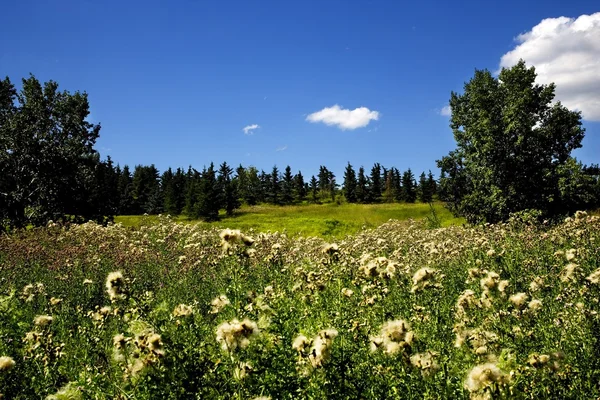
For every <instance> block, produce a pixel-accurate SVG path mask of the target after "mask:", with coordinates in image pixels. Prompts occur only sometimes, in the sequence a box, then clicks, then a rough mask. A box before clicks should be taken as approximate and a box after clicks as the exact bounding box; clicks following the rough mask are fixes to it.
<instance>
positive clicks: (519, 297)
mask: <svg viewBox="0 0 600 400" xmlns="http://www.w3.org/2000/svg"><path fill="white" fill-rule="evenodd" d="M508 301H510V302H511V303H512V304H513V305H514V306H515V307H516V308H522V307H523V305H524V304H525V302H526V301H527V294H526V293H522V292H521V293H517V294H513V295H512V296H510V297H509V298H508Z"/></svg>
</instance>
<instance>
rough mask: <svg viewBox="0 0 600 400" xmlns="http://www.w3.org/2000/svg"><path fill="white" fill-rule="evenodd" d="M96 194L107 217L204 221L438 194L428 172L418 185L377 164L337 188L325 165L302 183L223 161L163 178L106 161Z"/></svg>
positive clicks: (351, 173)
mask: <svg viewBox="0 0 600 400" xmlns="http://www.w3.org/2000/svg"><path fill="white" fill-rule="evenodd" d="M99 171H102V182H100V183H99V185H100V186H99V190H100V191H102V192H104V193H106V197H105V201H104V205H103V206H104V207H106V208H107V211H106V212H107V214H110V215H129V214H132V215H133V214H143V213H147V214H159V213H168V214H171V215H181V214H183V215H187V216H188V217H190V218H201V219H204V220H207V221H213V220H216V219H218V217H219V211H220V210H224V211H225V213H226V214H227V215H231V214H233V212H234V211H235V210H236V209H238V208H239V207H240V206H241V205H242V204H248V205H256V204H273V205H291V204H299V203H306V202H310V203H322V202H333V201H342V200H344V201H346V202H349V203H362V204H367V203H379V202H408V203H414V202H415V201H417V200H418V201H421V202H430V201H432V200H433V198H434V196H435V195H436V193H437V182H436V180H435V179H434V177H433V174H432V173H431V171H429V173H428V174H427V175H426V174H425V173H424V172H423V173H422V174H421V175H420V177H419V180H418V181H416V180H415V177H414V174H413V173H412V171H411V170H410V169H408V170H406V171H404V172H403V173H400V171H399V170H398V169H396V168H389V169H388V168H385V167H382V166H381V165H380V164H379V163H375V164H374V165H373V167H372V168H371V170H370V173H369V174H366V172H365V169H364V168H363V167H360V168H359V170H358V174H357V173H356V172H355V170H354V168H353V167H352V165H351V164H350V163H348V165H347V166H346V170H345V172H344V181H343V184H342V185H341V186H340V185H338V184H337V182H336V176H335V174H334V173H333V172H331V171H330V170H329V169H328V168H327V167H325V166H320V167H319V173H318V174H317V176H314V175H313V176H311V177H310V179H308V180H305V178H304V176H303V175H302V172H301V171H298V172H297V173H295V174H294V173H292V168H291V167H290V166H289V165H288V166H286V167H285V169H284V170H283V172H281V171H280V170H279V168H278V167H277V166H274V167H273V169H272V170H271V171H270V172H268V173H267V172H265V171H264V170H260V171H259V170H258V169H257V168H256V167H254V166H249V167H244V166H242V165H239V166H238V167H237V168H235V169H234V168H232V167H231V166H230V165H228V164H227V163H226V162H223V163H222V164H220V166H219V167H218V168H217V167H215V165H214V163H211V164H210V165H209V166H208V167H204V168H203V169H202V170H200V171H199V170H197V169H195V168H192V167H191V166H190V167H188V168H187V170H185V169H183V168H177V169H176V170H173V169H172V168H169V169H167V170H166V171H164V172H163V173H162V174H161V173H160V172H159V170H158V169H157V168H156V167H155V166H154V165H149V166H144V165H137V166H135V168H134V169H133V171H131V169H130V168H129V166H127V165H125V166H124V167H123V168H121V167H120V166H119V165H116V166H114V165H113V163H112V160H111V159H110V157H109V158H108V159H107V160H106V161H105V162H102V168H100V169H99Z"/></svg>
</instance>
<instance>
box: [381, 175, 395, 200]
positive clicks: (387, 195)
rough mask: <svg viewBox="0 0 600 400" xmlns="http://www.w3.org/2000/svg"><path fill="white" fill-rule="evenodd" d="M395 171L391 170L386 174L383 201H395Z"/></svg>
mask: <svg viewBox="0 0 600 400" xmlns="http://www.w3.org/2000/svg"><path fill="white" fill-rule="evenodd" d="M394 192H395V191H394V169H393V168H392V169H390V170H389V171H387V173H386V174H385V189H384V191H383V201H385V202H386V203H393V202H394V200H395V193H394Z"/></svg>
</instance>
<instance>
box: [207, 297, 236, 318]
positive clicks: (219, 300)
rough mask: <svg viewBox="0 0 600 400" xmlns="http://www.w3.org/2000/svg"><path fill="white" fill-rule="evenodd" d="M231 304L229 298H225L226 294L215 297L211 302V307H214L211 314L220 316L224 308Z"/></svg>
mask: <svg viewBox="0 0 600 400" xmlns="http://www.w3.org/2000/svg"><path fill="white" fill-rule="evenodd" d="M230 304H231V302H230V301H229V299H228V298H227V296H225V295H224V294H222V295H220V296H218V297H215V298H214V299H213V301H211V302H210V305H211V306H212V308H211V310H210V313H211V314H218V313H219V312H220V311H221V310H222V309H223V308H225V307H226V306H228V305H230Z"/></svg>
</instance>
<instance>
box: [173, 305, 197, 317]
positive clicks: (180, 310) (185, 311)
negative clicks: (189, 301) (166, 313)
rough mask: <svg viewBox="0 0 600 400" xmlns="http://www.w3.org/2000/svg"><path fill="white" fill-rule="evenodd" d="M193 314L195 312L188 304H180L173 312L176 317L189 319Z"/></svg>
mask: <svg viewBox="0 0 600 400" xmlns="http://www.w3.org/2000/svg"><path fill="white" fill-rule="evenodd" d="M193 312H194V311H193V310H192V307H191V306H188V305H186V304H179V305H178V306H177V307H175V309H174V310H173V316H175V317H187V316H189V315H192V313H193Z"/></svg>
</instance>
